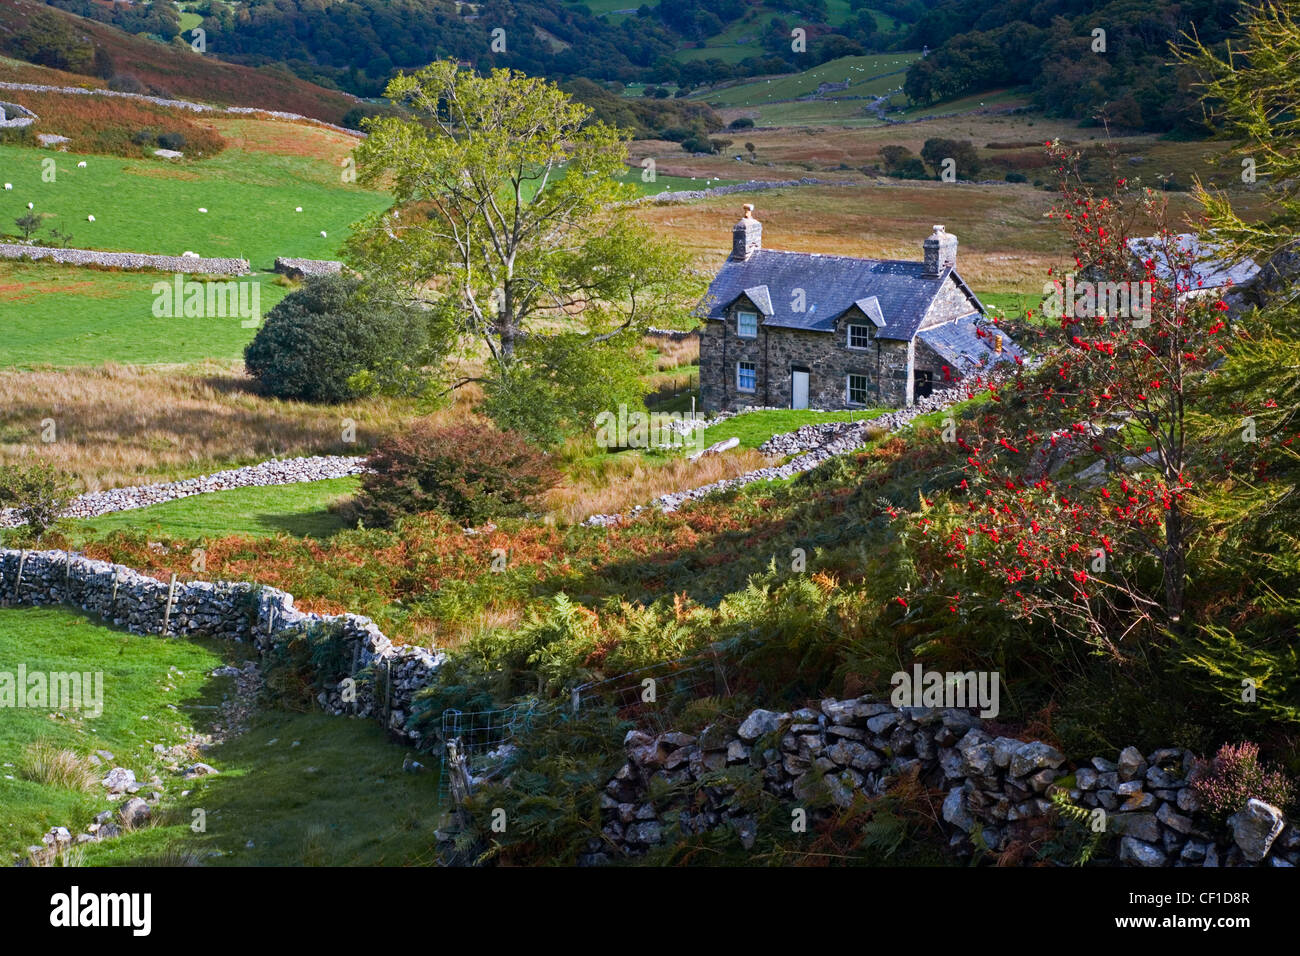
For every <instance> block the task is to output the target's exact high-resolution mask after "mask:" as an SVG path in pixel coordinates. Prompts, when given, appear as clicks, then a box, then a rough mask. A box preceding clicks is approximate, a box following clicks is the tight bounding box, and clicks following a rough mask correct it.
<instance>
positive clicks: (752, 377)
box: [736, 362, 758, 392]
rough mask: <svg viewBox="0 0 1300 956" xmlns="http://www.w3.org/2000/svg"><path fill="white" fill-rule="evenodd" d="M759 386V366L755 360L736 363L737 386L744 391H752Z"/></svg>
mask: <svg viewBox="0 0 1300 956" xmlns="http://www.w3.org/2000/svg"><path fill="white" fill-rule="evenodd" d="M757 387H758V368H757V366H756V365H754V363H753V362H737V363H736V388H737V389H738V390H739V391H742V392H752V391H754V389H755V388H757Z"/></svg>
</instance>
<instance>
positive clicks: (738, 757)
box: [583, 697, 1300, 867]
mask: <svg viewBox="0 0 1300 956" xmlns="http://www.w3.org/2000/svg"><path fill="white" fill-rule="evenodd" d="M624 745H625V748H626V750H627V756H628V760H627V763H626V764H625V765H624V766H623V767H622V769H620V770H619V771H618V772H617V773H616V774H615V775H614V777H613V779H611V780H610V781H609V784H608V786H607V787H606V789H605V794H604V796H603V798H602V817H603V823H604V830H603V834H604V837H605V841H607V844H608V845H612V846H613V847H615V848H616V852H617V853H620V854H625V855H632V856H635V855H638V854H642V853H645V852H646V851H647V850H648V849H649V848H650V847H652V846H655V845H657V844H660V843H662V842H664V840H665V827H666V826H667V825H668V824H669V823H673V824H676V825H677V826H678V827H679V828H680V831H681V832H682V833H683V834H693V833H700V832H703V831H706V830H711V829H714V828H716V827H730V828H732V829H734V830H735V831H736V833H737V836H738V838H739V839H740V841H741V844H742V845H743V846H746V847H748V846H752V845H753V842H754V839H755V838H756V827H757V823H756V821H755V820H754V819H753V818H752V817H750V816H747V815H746V814H745V811H744V810H743V809H740V808H738V807H736V806H734V805H733V804H732V802H731V796H732V794H733V792H734V788H731V787H728V786H726V785H725V784H722V783H719V780H718V772H719V771H724V770H725V769H726V768H727V767H732V766H735V767H740V766H744V767H748V768H753V770H754V771H756V772H758V773H759V774H760V775H761V776H762V779H763V787H764V789H765V790H767V791H768V792H769V793H772V794H774V795H775V796H777V797H778V798H780V799H782V800H784V801H788V802H790V803H792V804H794V805H796V806H798V805H803V806H804V807H805V808H807V809H808V816H809V818H810V823H809V830H810V831H811V821H812V820H815V819H816V818H817V816H818V815H819V814H820V815H823V816H825V815H829V813H830V812H832V811H831V810H830V809H829V808H830V807H839V808H845V807H848V806H850V805H851V804H852V803H853V801H854V799H855V798H856V797H857V796H859V795H868V796H870V795H877V794H880V793H883V792H884V791H885V790H886V789H887V788H888V786H889V783H890V782H891V780H892V779H895V778H897V777H899V776H900V775H902V774H904V773H907V772H910V771H913V770H915V771H916V772H917V773H918V774H919V778H920V780H921V781H922V782H923V783H925V784H926V785H927V786H929V787H931V788H934V789H940V790H943V791H946V794H947V796H946V797H945V799H944V801H943V810H942V816H943V820H944V823H945V829H946V831H947V833H948V834H949V836H950V840H949V846H950V848H951V849H952V851H953V852H954V853H956V854H958V855H965V856H969V855H971V854H972V853H973V852H974V845H975V844H974V841H975V840H978V841H980V842H981V843H982V844H983V845H984V846H986V847H988V848H989V849H991V850H995V851H996V850H1003V849H1006V848H1007V847H1009V846H1010V845H1011V844H1012V843H1013V842H1017V841H1022V840H1034V839H1039V838H1042V837H1044V836H1046V835H1047V832H1048V824H1049V820H1050V817H1051V815H1052V814H1053V813H1054V812H1055V807H1054V805H1053V803H1052V801H1051V800H1050V799H1049V795H1050V793H1051V792H1052V790H1053V789H1055V788H1059V789H1061V790H1063V792H1064V793H1066V794H1067V795H1068V797H1069V799H1070V802H1071V803H1073V804H1074V805H1075V806H1078V807H1081V808H1084V809H1085V810H1088V811H1089V813H1090V817H1091V819H1095V820H1098V821H1100V822H1101V824H1102V827H1103V829H1102V833H1103V834H1104V838H1103V839H1104V842H1103V844H1102V847H1101V850H1100V853H1099V855H1098V857H1097V862H1103V863H1104V862H1114V861H1116V860H1118V862H1119V863H1122V864H1128V865H1133V866H1149V867H1158V866H1256V865H1265V866H1281V867H1286V866H1295V865H1297V864H1300V831H1298V830H1297V828H1296V826H1295V824H1294V823H1290V822H1288V821H1287V820H1286V819H1285V818H1284V817H1283V815H1282V813H1281V811H1280V810H1278V809H1277V808H1276V807H1272V806H1270V805H1269V804H1266V803H1263V802H1262V801H1259V800H1251V801H1250V802H1249V803H1248V804H1247V805H1246V806H1245V807H1244V808H1243V809H1242V810H1241V811H1240V812H1239V813H1237V814H1236V815H1235V816H1234V817H1233V818H1232V819H1231V820H1230V821H1229V822H1230V825H1231V827H1232V830H1233V838H1232V839H1231V840H1230V841H1223V840H1220V839H1216V838H1215V836H1214V831H1213V829H1212V828H1211V826H1210V825H1209V824H1208V823H1207V821H1206V820H1205V819H1204V818H1203V817H1202V816H1201V815H1200V814H1199V809H1200V808H1199V806H1198V803H1197V799H1196V796H1195V794H1194V793H1193V791H1192V789H1191V788H1190V786H1189V780H1188V778H1189V775H1190V773H1191V771H1192V767H1193V761H1194V758H1193V755H1192V754H1191V752H1190V751H1186V750H1182V749H1179V748H1176V747H1170V748H1165V749H1162V750H1156V751H1155V752H1153V753H1151V754H1149V755H1146V756H1144V755H1143V754H1142V753H1141V752H1140V751H1139V750H1137V748H1135V747H1128V748H1126V749H1125V750H1123V751H1122V752H1121V753H1120V754H1119V755H1118V758H1117V759H1116V760H1110V759H1106V758H1102V757H1094V758H1093V759H1092V760H1091V761H1089V762H1087V763H1084V764H1082V765H1081V766H1080V767H1079V768H1078V769H1077V770H1070V769H1069V767H1068V766H1067V765H1066V760H1065V756H1064V755H1063V754H1062V753H1060V751H1058V750H1056V749H1055V748H1053V747H1050V746H1048V745H1047V744H1045V743H1042V742H1039V741H1028V742H1026V741H1022V740H1015V739H1012V738H1009V737H1000V736H994V735H992V734H990V733H987V732H986V731H985V730H984V729H983V726H982V722H981V720H980V718H979V717H978V716H977V715H976V714H974V713H972V712H970V711H968V710H963V709H956V708H947V709H940V708H929V707H894V706H893V705H892V704H889V703H886V702H885V701H881V700H876V699H873V698H872V697H861V698H858V699H856V700H836V699H827V700H823V701H821V702H820V706H819V707H818V708H817V709H815V710H814V709H811V708H805V709H802V710H797V711H794V712H792V713H777V712H774V711H768V710H756V711H753V712H752V713H751V714H749V716H748V717H746V718H745V720H744V721H743V722H742V723H741V724H740V725H739V727H738V728H736V729H735V730H727V729H725V728H724V727H722V726H720V725H716V724H715V725H711V726H709V727H706V728H705V729H704V730H703V731H701V733H700V734H699V735H698V736H692V735H689V734H683V733H664V734H660V735H659V736H658V737H651V736H650V735H649V734H645V733H642V732H640V731H636V730H633V731H631V732H629V733H628V735H627V737H626V739H625V740H624ZM710 775H711V776H710ZM706 777H707V778H708V779H706ZM651 793H659V794H662V793H668V794H670V796H669V797H667V798H661V799H660V800H658V801H656V800H655V799H653V798H652V797H651V796H650V794H651ZM815 807H823V808H824V809H821V810H818V809H813V808H815ZM1098 810H1100V811H1101V812H1100V813H1098V812H1097V811H1098ZM1090 823H1091V820H1090ZM1115 838H1118V839H1117V840H1116V839H1115ZM589 849H590V851H591V852H590V853H589V854H588V855H587V856H586V857H585V858H584V859H583V862H584V863H587V864H599V863H604V862H608V861H609V859H610V855H609V853H608V852H607V847H602V845H601V841H593V843H592V844H589Z"/></svg>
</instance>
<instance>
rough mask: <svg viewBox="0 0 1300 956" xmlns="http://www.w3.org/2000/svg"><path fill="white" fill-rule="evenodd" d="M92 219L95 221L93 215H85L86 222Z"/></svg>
mask: <svg viewBox="0 0 1300 956" xmlns="http://www.w3.org/2000/svg"><path fill="white" fill-rule="evenodd" d="M94 221H95V217H94V216H87V217H86V222H94Z"/></svg>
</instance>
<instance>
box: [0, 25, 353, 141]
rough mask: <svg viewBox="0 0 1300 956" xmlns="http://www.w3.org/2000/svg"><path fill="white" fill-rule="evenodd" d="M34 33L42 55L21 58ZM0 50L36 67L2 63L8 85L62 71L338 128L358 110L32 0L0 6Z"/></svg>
mask: <svg viewBox="0 0 1300 956" xmlns="http://www.w3.org/2000/svg"><path fill="white" fill-rule="evenodd" d="M34 35H39V36H40V37H41V38H42V40H41V42H40V43H39V44H37V45H36V49H38V50H39V51H40V52H38V53H37V54H36V55H35V57H33V56H28V57H21V53H20V50H19V47H21V46H22V44H23V38H24V37H27V36H34ZM60 47H67V49H60ZM0 52H3V53H6V54H8V55H9V56H10V57H21V58H22V59H25V60H27V61H28V62H31V63H34V64H35V66H34V67H32V68H20V67H17V66H15V65H14V64H13V63H12V62H6V63H5V64H4V65H3V69H2V70H0V74H2V75H0V79H5V80H9V81H11V82H23V83H50V82H52V80H53V77H54V76H55V75H56V74H52V73H51V72H50V71H49V70H48V69H40V68H39V67H50V66H53V67H60V66H62V67H64V68H63V69H61V70H60V72H59V73H58V74H57V75H59V76H62V77H66V78H67V80H68V81H69V82H68V85H90V86H94V87H113V88H117V89H124V90H127V91H129V92H141V93H152V94H154V95H159V96H164V97H176V98H180V99H192V100H198V101H200V102H204V103H213V104H217V105H221V106H256V107H261V108H263V109H273V110H280V111H284V112H289V113H300V114H302V115H303V116H311V117H315V118H317V119H322V120H325V121H326V122H330V123H340V122H342V120H343V118H344V116H345V115H346V114H347V112H348V110H350V109H353V108H354V107H355V106H356V105H357V103H356V100H355V99H353V98H352V97H350V96H348V95H346V94H344V93H340V92H337V91H334V90H328V89H325V88H323V87H320V86H317V85H315V84H313V83H310V82H308V81H306V80H303V79H301V78H299V77H297V76H294V75H293V74H292V73H290V72H288V71H287V70H284V69H282V68H277V67H274V66H264V67H256V68H254V67H249V66H241V65H237V64H232V63H229V62H224V61H222V60H220V59H218V58H216V57H214V56H208V55H203V54H198V53H195V52H193V51H192V50H191V49H190V48H189V46H188V45H185V44H172V45H167V44H163V43H161V42H159V41H157V40H153V39H149V38H148V37H145V36H133V35H131V34H129V33H125V32H123V31H122V30H119V29H117V28H116V27H113V26H110V25H107V24H103V23H98V22H96V21H94V20H87V19H85V18H83V17H79V16H76V15H75V14H71V13H68V12H65V11H63V10H58V9H55V8H53V7H49V6H47V5H45V4H43V3H40V2H38V0H0ZM69 53H70V54H71V60H69V59H68V55H69ZM42 61H44V62H42ZM69 63H75V64H79V68H78V69H77V70H76V71H70V70H68V69H66V66H67V65H68V64H69ZM61 85H62V84H61Z"/></svg>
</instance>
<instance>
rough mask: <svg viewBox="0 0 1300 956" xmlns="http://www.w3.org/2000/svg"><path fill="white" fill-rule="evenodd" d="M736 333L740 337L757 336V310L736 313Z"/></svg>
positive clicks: (754, 337) (752, 337) (749, 337)
mask: <svg viewBox="0 0 1300 956" xmlns="http://www.w3.org/2000/svg"><path fill="white" fill-rule="evenodd" d="M736 334H737V335H739V336H740V337H741V338H742V339H756V338H758V313H757V312H737V313H736Z"/></svg>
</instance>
